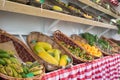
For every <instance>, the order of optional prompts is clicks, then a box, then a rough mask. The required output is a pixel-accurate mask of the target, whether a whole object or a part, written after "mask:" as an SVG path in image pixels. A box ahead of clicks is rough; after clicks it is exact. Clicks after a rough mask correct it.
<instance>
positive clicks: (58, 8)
mask: <svg viewBox="0 0 120 80" xmlns="http://www.w3.org/2000/svg"><path fill="white" fill-rule="evenodd" d="M52 9H53V10H56V11H63V9H62V8H61V7H59V6H53V8H52Z"/></svg>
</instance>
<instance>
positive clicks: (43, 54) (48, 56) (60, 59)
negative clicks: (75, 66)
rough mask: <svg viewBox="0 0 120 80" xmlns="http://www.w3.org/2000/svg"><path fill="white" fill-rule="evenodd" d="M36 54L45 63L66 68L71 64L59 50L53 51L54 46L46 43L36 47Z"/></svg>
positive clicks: (40, 43) (37, 44)
mask: <svg viewBox="0 0 120 80" xmlns="http://www.w3.org/2000/svg"><path fill="white" fill-rule="evenodd" d="M34 51H35V52H36V54H37V55H38V56H39V57H40V58H42V59H43V60H44V61H46V62H48V63H50V64H54V65H57V66H66V65H67V64H69V63H70V62H71V59H70V58H69V57H68V56H67V55H65V54H64V55H63V54H61V51H60V50H58V49H52V46H51V45H50V44H49V43H46V42H37V43H36V45H35V46H34Z"/></svg>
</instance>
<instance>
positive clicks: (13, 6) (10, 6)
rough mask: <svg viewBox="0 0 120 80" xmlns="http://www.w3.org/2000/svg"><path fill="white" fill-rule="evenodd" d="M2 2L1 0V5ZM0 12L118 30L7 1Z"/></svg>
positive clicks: (98, 23)
mask: <svg viewBox="0 0 120 80" xmlns="http://www.w3.org/2000/svg"><path fill="white" fill-rule="evenodd" d="M1 2H2V1H1V0H0V3H1ZM0 10H2V11H7V12H14V13H20V14H26V15H32V16H38V17H45V18H51V19H58V20H63V21H69V22H75V23H81V24H86V25H92V26H98V27H104V28H110V29H117V27H116V26H113V25H110V24H105V23H102V22H97V21H93V20H89V19H85V18H81V17H76V16H71V15H67V14H63V13H59V12H55V11H50V10H46V9H43V10H42V11H41V9H40V8H37V7H33V6H28V5H24V4H20V3H16V2H11V1H6V3H5V6H4V7H2V6H0Z"/></svg>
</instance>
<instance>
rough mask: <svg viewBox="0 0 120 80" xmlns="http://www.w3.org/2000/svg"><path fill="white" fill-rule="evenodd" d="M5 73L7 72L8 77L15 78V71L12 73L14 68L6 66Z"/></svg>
mask: <svg viewBox="0 0 120 80" xmlns="http://www.w3.org/2000/svg"><path fill="white" fill-rule="evenodd" d="M5 71H6V72H7V75H8V76H13V71H12V68H11V67H10V66H6V67H5Z"/></svg>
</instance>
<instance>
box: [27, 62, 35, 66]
mask: <svg viewBox="0 0 120 80" xmlns="http://www.w3.org/2000/svg"><path fill="white" fill-rule="evenodd" d="M25 63H26V65H27V66H31V65H32V64H33V63H32V62H25Z"/></svg>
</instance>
